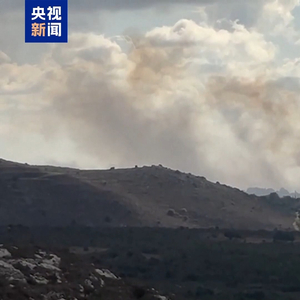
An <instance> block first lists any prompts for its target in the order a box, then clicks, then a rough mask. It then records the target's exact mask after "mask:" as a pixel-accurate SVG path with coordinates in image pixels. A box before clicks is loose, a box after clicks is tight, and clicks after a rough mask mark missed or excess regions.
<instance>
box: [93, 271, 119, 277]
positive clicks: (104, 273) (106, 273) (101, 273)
mask: <svg viewBox="0 0 300 300" xmlns="http://www.w3.org/2000/svg"><path fill="white" fill-rule="evenodd" d="M95 271H96V273H98V274H99V275H100V276H104V277H106V278H110V279H119V278H118V277H117V276H116V275H115V274H113V273H112V272H110V271H109V270H107V269H103V270H100V269H95Z"/></svg>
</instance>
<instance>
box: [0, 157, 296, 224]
mask: <svg viewBox="0 0 300 300" xmlns="http://www.w3.org/2000/svg"><path fill="white" fill-rule="evenodd" d="M0 194H1V197H0V225H8V224H22V225H49V226H67V225H76V224H79V225H88V226H163V227H178V226H186V227H215V226H219V227H227V228H228V227H234V228H247V229H274V228H275V227H283V228H288V227H291V226H292V222H293V218H294V211H295V209H296V206H297V205H298V204H299V202H298V200H297V199H294V200H293V201H294V202H293V203H292V204H291V203H290V204H291V205H290V206H289V207H285V209H282V208H281V207H280V205H281V204H282V203H281V202H280V201H279V202H278V201H277V202H276V199H275V200H274V205H272V201H271V202H270V201H269V200H270V199H269V198H264V197H256V196H253V195H252V196H251V195H248V194H246V193H244V192H242V191H240V190H238V189H236V188H231V187H229V186H226V185H222V184H220V183H212V182H210V181H208V180H206V179H205V178H204V177H200V176H195V175H192V174H186V173H182V172H180V171H178V170H177V171H174V170H171V169H168V168H165V167H163V166H151V167H135V168H132V169H113V168H112V169H110V170H78V169H70V168H59V167H52V166H30V165H27V164H19V163H13V162H8V161H5V160H1V161H0ZM275 204H276V205H275Z"/></svg>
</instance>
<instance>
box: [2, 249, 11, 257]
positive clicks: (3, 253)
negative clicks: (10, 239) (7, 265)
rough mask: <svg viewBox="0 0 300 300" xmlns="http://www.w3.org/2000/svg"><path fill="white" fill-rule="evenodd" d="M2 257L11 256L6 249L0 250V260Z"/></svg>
mask: <svg viewBox="0 0 300 300" xmlns="http://www.w3.org/2000/svg"><path fill="white" fill-rule="evenodd" d="M4 257H11V254H10V252H9V251H8V250H7V249H0V258H4Z"/></svg>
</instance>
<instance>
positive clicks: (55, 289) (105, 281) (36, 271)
mask: <svg viewBox="0 0 300 300" xmlns="http://www.w3.org/2000/svg"><path fill="white" fill-rule="evenodd" d="M56 251H57V250H56ZM57 252H58V253H57V254H53V253H50V252H46V251H42V250H41V249H38V248H37V249H35V248H34V247H26V248H24V247H23V248H19V247H15V246H8V247H4V246H3V245H1V246H0V286H1V288H0V299H3V300H8V299H18V300H22V299H31V300H38V299H41V300H67V299H68V300H75V299H76V300H79V299H86V300H88V299H106V300H117V299H122V300H134V299H140V298H141V297H143V299H145V300H146V299H148V300H167V299H170V298H167V297H165V296H162V295H159V293H158V292H157V291H156V290H155V289H153V288H151V289H150V288H144V287H141V286H132V285H129V284H127V283H126V282H124V281H123V280H122V279H121V278H119V277H117V276H116V275H114V274H113V273H112V272H111V271H110V270H108V269H100V268H97V266H95V265H94V264H91V263H88V262H87V261H86V260H84V259H80V257H79V256H76V255H74V254H73V255H72V254H71V253H69V252H68V251H67V250H64V251H62V250H61V251H57Z"/></svg>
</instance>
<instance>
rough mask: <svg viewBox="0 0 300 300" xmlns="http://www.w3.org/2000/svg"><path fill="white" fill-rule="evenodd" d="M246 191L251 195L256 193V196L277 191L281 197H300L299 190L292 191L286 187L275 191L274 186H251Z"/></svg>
mask: <svg viewBox="0 0 300 300" xmlns="http://www.w3.org/2000/svg"><path fill="white" fill-rule="evenodd" d="M246 192H247V193H248V194H250V195H252V194H254V195H256V196H267V195H270V194H272V193H276V194H277V195H278V196H279V197H294V198H299V197H300V194H299V193H298V192H297V191H295V192H292V193H290V192H289V191H288V190H286V189H285V188H281V189H280V190H278V191H275V190H274V189H272V188H259V187H250V188H248V189H247V191H246Z"/></svg>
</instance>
